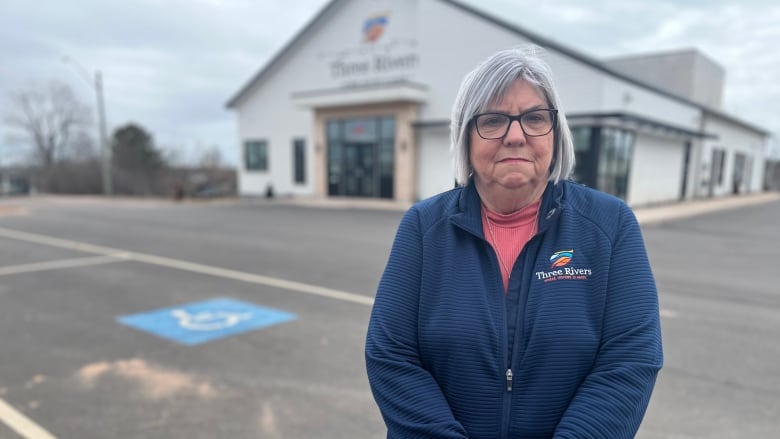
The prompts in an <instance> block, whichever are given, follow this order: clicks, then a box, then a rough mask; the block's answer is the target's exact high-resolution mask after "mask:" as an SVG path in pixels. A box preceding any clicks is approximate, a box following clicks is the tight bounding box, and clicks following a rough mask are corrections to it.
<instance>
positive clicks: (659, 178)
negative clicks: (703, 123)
mask: <svg viewBox="0 0 780 439" xmlns="http://www.w3.org/2000/svg"><path fill="white" fill-rule="evenodd" d="M684 152H685V148H684V142H683V141H682V140H676V141H675V140H670V139H669V138H665V137H657V136H652V135H648V134H644V133H639V134H637V138H636V143H635V145H634V156H633V160H632V161H631V171H630V172H631V174H630V176H629V179H630V181H629V187H628V200H627V201H628V203H629V204H631V205H632V206H641V205H645V204H652V203H660V202H667V201H675V200H677V199H678V198H679V196H680V190H681V184H682V175H683V158H684Z"/></svg>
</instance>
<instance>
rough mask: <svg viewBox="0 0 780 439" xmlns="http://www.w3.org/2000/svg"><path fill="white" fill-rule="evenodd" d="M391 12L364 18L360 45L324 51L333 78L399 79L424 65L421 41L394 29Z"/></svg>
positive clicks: (348, 79)
mask: <svg viewBox="0 0 780 439" xmlns="http://www.w3.org/2000/svg"><path fill="white" fill-rule="evenodd" d="M391 26H392V21H391V14H390V13H389V12H384V13H381V14H374V15H371V16H369V17H367V18H366V19H365V20H363V23H362V27H361V34H362V38H361V40H360V45H359V46H358V47H353V48H348V49H344V50H338V51H333V52H329V53H325V52H323V53H320V58H322V59H324V60H325V62H326V66H327V69H328V71H329V73H330V76H331V78H333V79H336V80H346V81H349V82H363V81H366V80H368V81H370V80H374V79H399V78H400V77H403V76H404V75H405V74H407V73H409V72H410V71H412V70H414V69H416V68H417V67H418V66H419V65H420V56H419V54H418V52H417V41H416V40H415V39H413V38H403V37H400V36H399V35H394V34H393V32H392V30H393V29H392V27H391Z"/></svg>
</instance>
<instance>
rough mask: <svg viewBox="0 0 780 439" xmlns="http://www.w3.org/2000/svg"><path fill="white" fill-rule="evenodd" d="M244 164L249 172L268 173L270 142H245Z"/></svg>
mask: <svg viewBox="0 0 780 439" xmlns="http://www.w3.org/2000/svg"><path fill="white" fill-rule="evenodd" d="M244 162H245V165H246V169H247V170H248V171H267V170H268V142H267V141H265V140H247V141H246V142H244Z"/></svg>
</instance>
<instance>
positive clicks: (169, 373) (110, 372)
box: [76, 358, 217, 401]
mask: <svg viewBox="0 0 780 439" xmlns="http://www.w3.org/2000/svg"><path fill="white" fill-rule="evenodd" d="M76 378H77V379H78V381H79V382H80V383H81V384H82V385H83V386H85V387H90V388H91V387H94V386H96V385H98V384H99V382H100V381H101V380H105V379H121V380H124V381H127V382H129V383H131V384H134V385H136V386H137V387H138V391H139V392H140V394H141V395H143V396H144V397H146V398H148V399H151V400H155V401H157V400H161V399H165V398H171V397H175V396H180V395H185V396H196V397H199V398H202V399H213V398H215V397H216V396H217V392H216V390H215V389H214V387H213V386H212V385H211V383H209V382H208V381H206V380H204V379H202V378H198V377H197V376H195V375H193V374H189V373H185V372H180V371H176V370H173V369H167V368H164V367H162V366H155V365H151V364H148V363H147V362H146V361H144V360H142V359H140V358H131V359H129V360H118V361H114V362H105V361H103V362H98V363H91V364H87V365H85V366H83V367H82V368H81V369H79V371H78V372H77V373H76Z"/></svg>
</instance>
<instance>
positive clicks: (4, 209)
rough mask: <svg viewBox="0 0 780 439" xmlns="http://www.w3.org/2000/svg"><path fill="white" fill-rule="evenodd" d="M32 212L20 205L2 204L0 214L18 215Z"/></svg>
mask: <svg viewBox="0 0 780 439" xmlns="http://www.w3.org/2000/svg"><path fill="white" fill-rule="evenodd" d="M28 213H30V211H29V209H27V208H26V207H19V206H0V216H18V215H27V214H28Z"/></svg>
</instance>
